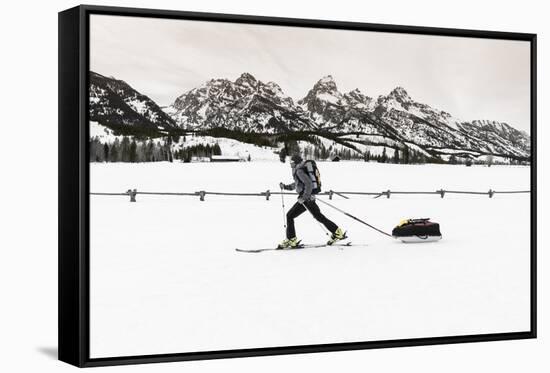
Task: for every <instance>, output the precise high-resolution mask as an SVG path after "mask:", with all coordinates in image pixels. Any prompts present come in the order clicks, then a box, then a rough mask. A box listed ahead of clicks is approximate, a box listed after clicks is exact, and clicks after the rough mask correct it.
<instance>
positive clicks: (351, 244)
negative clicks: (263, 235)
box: [235, 242, 366, 253]
mask: <svg viewBox="0 0 550 373" xmlns="http://www.w3.org/2000/svg"><path fill="white" fill-rule="evenodd" d="M351 246H366V245H365V244H356V245H354V244H353V243H352V242H346V243H340V244H338V243H334V244H332V245H329V244H326V243H324V244H301V245H298V246H296V247H293V248H291V249H279V248H277V247H268V248H264V249H250V250H247V249H239V248H237V249H235V251H238V252H241V253H261V252H264V251H293V250H301V249H313V248H320V247H338V248H343V247H351Z"/></svg>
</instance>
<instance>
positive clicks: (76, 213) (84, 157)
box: [58, 5, 537, 367]
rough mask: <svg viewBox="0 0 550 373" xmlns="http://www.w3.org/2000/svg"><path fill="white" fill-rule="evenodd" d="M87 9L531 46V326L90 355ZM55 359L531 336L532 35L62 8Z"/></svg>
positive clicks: (121, 360) (99, 9)
mask: <svg viewBox="0 0 550 373" xmlns="http://www.w3.org/2000/svg"><path fill="white" fill-rule="evenodd" d="M91 14H103V15H120V16H139V17H156V18H165V19H183V20H202V21H214V22H232V23H245V24H262V25H282V26H283V25H284V26H294V27H315V28H328V29H343V30H359V31H379V32H386V33H406V34H422V35H439V36H457V37H471V38H491V39H505V40H518V41H527V42H529V43H530V46H531V49H530V50H531V87H530V92H531V149H532V155H531V199H530V203H531V214H530V215H531V230H530V234H531V238H530V239H531V241H530V242H531V247H530V250H531V251H530V254H531V263H530V264H531V279H530V285H531V288H530V289H531V294H530V306H531V310H530V315H531V325H530V330H526V331H523V332H513V333H497V334H476V335H461V336H445V337H433V338H414V339H402V340H383V341H370V342H357V343H355V342H354V343H334V344H319V345H304V346H287V347H276V348H251V349H242V350H223V351H209V352H197V353H171V354H159V355H140V356H117V357H110V358H90V353H89V327H90V325H89V216H88V211H89V192H90V190H89V160H88V146H89V144H88V142H89V141H88V126H87V123H88V88H87V87H88V71H89V57H88V48H89V27H88V25H89V17H90V15H91ZM58 42H59V71H58V79H59V102H58V105H59V108H58V111H59V123H58V125H59V247H58V249H59V251H58V255H59V274H58V275H59V334H58V338H59V339H58V340H59V360H61V361H64V362H66V363H69V364H72V365H75V366H78V367H95V366H106V365H121V364H139V363H154V362H173V361H185V360H201V359H219V358H235V357H249V356H262V355H282V354H296V353H311V352H326V351H341V350H359V349H370V348H387V347H401V346H418V345H435V344H451V343H463V342H484V341H497V340H512V339H526V338H536V331H537V281H536V278H537V266H536V265H537V251H536V248H537V244H536V228H537V223H536V219H537V213H536V212H537V205H536V202H537V191H536V181H537V180H536V178H537V176H536V169H537V162H536V154H537V152H536V139H537V136H536V130H537V128H536V123H537V115H536V109H537V104H536V102H537V100H536V97H537V94H536V92H537V87H536V81H537V75H536V59H537V58H536V57H537V54H536V53H537V52H536V42H537V35H536V34H528V33H511V32H495V31H479V30H460V29H449V28H432V27H417V26H398V25H382V24H369V23H357V22H341V21H326V20H311V19H292V18H275V17H259V16H245V15H231V14H213V13H198V12H184V11H171V10H158V9H136V8H120V7H104V6H90V5H81V6H77V7H74V8H71V9H68V10H65V11H62V12H60V13H59V39H58Z"/></svg>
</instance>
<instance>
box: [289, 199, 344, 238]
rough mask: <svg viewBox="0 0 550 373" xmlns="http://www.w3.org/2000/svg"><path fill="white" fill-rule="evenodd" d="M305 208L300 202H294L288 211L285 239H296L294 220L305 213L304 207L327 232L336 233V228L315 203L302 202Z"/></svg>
mask: <svg viewBox="0 0 550 373" xmlns="http://www.w3.org/2000/svg"><path fill="white" fill-rule="evenodd" d="M304 204H305V206H304V205H302V204H301V203H300V202H296V203H295V204H294V206H292V208H291V209H290V210H288V212H287V214H286V238H294V237H296V229H295V228H294V218H297V217H298V216H300V215H301V214H302V213H303V212H304V211H306V207H307V209H308V210H309V212H311V214H312V215H313V217H314V218H315V219H317V221H319V222H321V223H322V224H323V225H324V226H325V227H327V229H328V230H329V231H331V232H332V233H334V232H336V230H337V229H338V226H337V225H336V224H334V223H333V222H332V221H330V220H329V219H328V218H327V217H326V216H325V215H323V213H322V212H321V210H320V209H319V206H317V203H315V201H306V202H304Z"/></svg>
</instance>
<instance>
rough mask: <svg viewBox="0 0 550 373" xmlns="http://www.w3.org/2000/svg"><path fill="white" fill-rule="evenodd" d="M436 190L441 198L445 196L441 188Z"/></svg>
mask: <svg viewBox="0 0 550 373" xmlns="http://www.w3.org/2000/svg"><path fill="white" fill-rule="evenodd" d="M436 192H438V193H439V195H440V196H441V198H443V197H445V191H444V190H443V189H440V190H437V191H436Z"/></svg>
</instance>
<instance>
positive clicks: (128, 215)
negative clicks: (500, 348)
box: [90, 162, 530, 357]
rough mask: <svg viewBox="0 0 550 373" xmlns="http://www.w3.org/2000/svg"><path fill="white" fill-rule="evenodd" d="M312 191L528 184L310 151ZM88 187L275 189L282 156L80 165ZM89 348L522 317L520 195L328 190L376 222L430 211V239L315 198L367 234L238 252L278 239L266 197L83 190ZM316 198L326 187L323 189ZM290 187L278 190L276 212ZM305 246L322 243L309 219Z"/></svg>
mask: <svg viewBox="0 0 550 373" xmlns="http://www.w3.org/2000/svg"><path fill="white" fill-rule="evenodd" d="M319 167H320V171H321V175H322V180H323V186H324V189H325V190H328V189H333V190H343V191H382V190H386V189H392V190H436V189H439V188H445V189H456V190H479V191H487V190H489V189H494V190H528V189H530V186H529V168H528V167H519V166H493V167H490V168H488V167H481V166H472V167H465V166H450V165H422V166H409V165H383V164H377V163H365V162H338V163H330V162H326V163H325V162H319ZM90 168H91V169H90V190H91V191H92V192H121V191H125V190H127V189H128V188H136V189H138V191H159V192H162V191H167V192H178V191H180V192H193V191H198V190H209V191H240V192H260V191H265V190H267V189H271V190H272V191H275V190H278V183H279V181H285V182H290V181H291V178H290V169H289V166H288V163H287V164H282V163H280V162H250V163H248V162H244V163H243V162H241V163H224V164H221V163H167V162H166V163H144V164H123V163H110V164H98V163H93V164H91V166H90ZM90 198H91V202H90V209H91V211H90V219H91V221H90V260H91V267H90V269H91V272H90V276H91V302H90V311H91V314H90V316H91V338H90V342H91V344H90V347H91V356H92V357H106V356H114V355H136V354H155V353H170V352H187V351H207V350H223V349H237V348H254V347H268V346H289V345H304V344H317V343H336V342H353V341H371V340H385V339H401V338H414V337H434V336H449V335H465V334H479V333H497V332H514V331H526V330H528V329H529V321H530V320H529V278H530V273H529V260H530V258H529V242H530V241H529V226H530V223H529V219H530V214H529V195H528V194H516V195H498V194H497V195H495V196H494V197H493V198H492V199H490V198H488V197H487V196H462V195H459V196H457V195H447V196H445V198H443V199H441V198H440V197H439V196H435V195H434V196H392V197H391V198H390V199H387V198H378V199H373V198H369V197H367V196H351V198H350V199H349V200H344V199H342V198H339V197H335V198H334V200H333V201H332V203H333V204H334V205H336V206H338V207H339V208H341V209H344V210H346V211H349V212H350V213H352V214H354V215H356V216H358V217H361V218H363V219H365V220H366V221H368V222H370V223H371V224H373V225H375V226H377V227H380V228H382V229H384V230H386V231H389V230H391V228H392V227H393V226H394V225H396V224H397V223H398V222H399V220H401V219H402V218H407V217H431V218H432V220H434V221H437V222H439V223H440V224H441V230H442V234H443V240H441V241H439V242H435V243H424V244H403V243H399V242H397V241H394V240H392V239H388V238H387V237H385V236H382V235H380V234H379V233H377V232H375V231H372V230H370V229H368V228H367V227H365V226H362V225H361V224H359V223H357V222H356V221H354V220H351V219H349V218H347V217H345V216H343V215H341V214H340V213H338V212H337V211H334V210H331V209H330V208H328V207H327V206H324V205H322V204H320V206H321V209H322V210H323V212H324V213H325V215H327V216H328V217H329V218H331V219H333V220H334V221H335V222H336V223H337V224H338V225H340V226H342V227H343V228H344V229H346V230H348V233H349V235H350V237H351V239H352V241H353V242H354V243H358V244H359V243H362V244H366V246H357V247H347V248H345V249H338V248H334V247H332V248H316V249H305V250H296V251H283V252H280V251H270V252H264V253H260V254H246V253H238V252H236V251H235V250H234V249H235V248H237V247H240V248H245V249H246V248H260V247H269V246H273V245H275V244H276V243H277V242H278V241H280V240H281V239H282V238H283V235H284V233H283V212H282V208H281V198H280V196H272V198H271V200H270V201H266V200H265V198H263V197H223V196H209V195H207V196H206V201H204V202H201V201H199V199H198V197H174V196H144V195H138V196H137V203H130V202H128V201H129V198H127V197H125V196H121V197H115V196H91V197H90ZM325 199H326V198H325ZM293 202H294V198H291V197H289V196H286V197H285V204H286V208H287V210H288V208H289V207H290V206H291V205H292V203H293ZM296 225H297V230H298V235H299V237H300V238H301V239H303V241H304V242H307V243H318V242H323V241H325V240H326V236H325V235H324V233H323V232H322V231H321V228H320V227H319V226H318V224H317V223H316V222H315V221H314V220H313V219H312V218H311V217H310V216H308V215H306V214H304V215H303V216H301V217H299V218H298V219H297V224H296Z"/></svg>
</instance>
